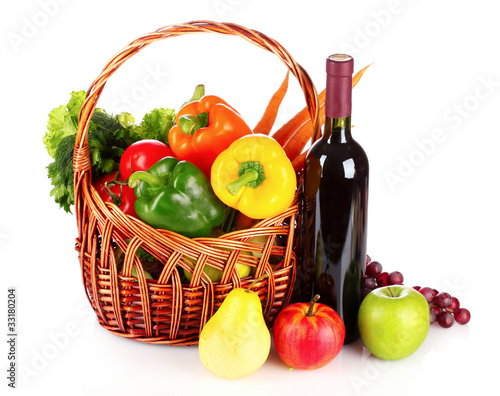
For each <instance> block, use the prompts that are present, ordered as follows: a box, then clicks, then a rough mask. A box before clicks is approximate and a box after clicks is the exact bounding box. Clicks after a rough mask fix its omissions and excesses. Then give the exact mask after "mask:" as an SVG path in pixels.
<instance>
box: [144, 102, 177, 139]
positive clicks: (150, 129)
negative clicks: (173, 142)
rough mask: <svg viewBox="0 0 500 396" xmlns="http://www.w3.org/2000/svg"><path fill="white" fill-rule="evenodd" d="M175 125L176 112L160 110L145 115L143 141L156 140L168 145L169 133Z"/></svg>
mask: <svg viewBox="0 0 500 396" xmlns="http://www.w3.org/2000/svg"><path fill="white" fill-rule="evenodd" d="M174 123H175V110H173V109H165V108H158V109H154V110H152V111H151V112H149V113H148V114H145V115H144V117H143V119H142V122H141V127H140V129H141V130H140V131H139V132H138V133H139V135H140V137H141V139H156V140H159V141H161V142H163V143H165V144H167V145H168V132H169V131H170V128H172V126H173V125H174Z"/></svg>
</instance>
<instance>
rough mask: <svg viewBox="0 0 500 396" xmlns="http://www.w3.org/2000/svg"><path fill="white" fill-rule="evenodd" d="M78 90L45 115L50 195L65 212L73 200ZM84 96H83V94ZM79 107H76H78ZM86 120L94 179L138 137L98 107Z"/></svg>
mask: <svg viewBox="0 0 500 396" xmlns="http://www.w3.org/2000/svg"><path fill="white" fill-rule="evenodd" d="M81 92H82V91H79V92H73V93H72V96H71V99H70V102H69V103H68V104H67V105H66V106H64V105H63V106H59V107H58V108H56V109H54V110H52V112H51V113H50V115H49V131H48V133H47V134H46V135H45V137H44V142H45V144H46V147H47V151H48V152H49V154H51V152H53V158H54V162H52V163H50V164H49V165H48V167H47V169H48V177H49V179H50V180H51V183H52V185H53V186H54V187H53V188H52V191H51V193H50V195H51V196H52V197H53V198H54V200H55V201H56V203H58V204H59V205H60V206H61V207H62V208H63V209H64V210H65V211H66V212H70V206H71V205H72V204H73V203H74V187H73V175H74V173H73V152H74V147H75V141H76V129H77V126H78V113H79V111H80V108H81V105H82V104H83V100H79V99H81V98H82V96H81ZM83 97H84V96H83ZM78 106H80V108H79V107H78ZM96 110H97V111H95V112H94V114H93V116H92V119H91V121H90V126H89V133H88V144H89V155H90V162H91V165H92V175H93V177H94V178H97V177H98V176H99V175H101V174H103V173H111V172H112V171H113V170H115V169H118V168H119V164H120V157H121V155H122V154H123V152H124V151H125V149H126V148H127V147H128V146H130V145H131V144H132V143H134V142H135V141H137V140H138V139H139V137H138V135H137V134H136V133H135V132H134V131H133V128H132V126H131V125H128V126H127V127H125V126H123V125H122V124H121V123H120V122H119V121H118V118H119V117H112V116H110V115H108V114H107V113H106V112H105V111H104V110H102V109H99V110H98V109H96Z"/></svg>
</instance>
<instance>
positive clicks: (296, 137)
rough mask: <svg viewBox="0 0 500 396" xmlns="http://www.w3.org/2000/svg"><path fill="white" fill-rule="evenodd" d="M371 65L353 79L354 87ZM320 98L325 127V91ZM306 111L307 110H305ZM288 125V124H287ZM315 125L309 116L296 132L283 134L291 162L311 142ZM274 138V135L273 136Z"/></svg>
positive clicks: (320, 121)
mask: <svg viewBox="0 0 500 396" xmlns="http://www.w3.org/2000/svg"><path fill="white" fill-rule="evenodd" d="M369 66H370V65H368V66H366V67H364V68H363V69H361V70H360V71H359V72H357V73H356V75H355V76H354V77H353V80H352V86H353V87H354V86H356V84H357V83H358V82H359V80H360V79H361V77H362V76H363V74H364V72H365V71H366V69H368V67H369ZM318 98H319V99H320V111H319V124H320V125H323V123H324V122H325V110H324V107H325V91H324V90H323V92H321V94H320V95H318ZM304 110H307V108H305V109H304ZM304 110H302V111H301V112H300V113H298V114H301V113H302V112H303V111H304ZM295 118H297V116H295V117H294V118H292V120H294V119H295ZM285 125H287V124H285ZM313 132H314V131H313V125H312V122H311V119H310V117H309V116H307V117H306V119H305V120H304V121H303V122H302V124H301V125H300V126H298V127H295V129H294V130H292V131H291V132H288V133H283V135H282V136H283V137H285V136H287V135H288V138H287V140H285V141H284V143H283V142H281V143H280V144H281V145H282V147H283V149H284V150H285V153H286V155H287V156H288V158H289V159H290V161H293V160H295V159H296V158H297V157H298V156H299V155H300V154H301V153H302V151H303V150H304V148H305V146H306V144H307V143H308V142H309V140H310V139H311V138H312V136H313ZM273 136H274V135H273Z"/></svg>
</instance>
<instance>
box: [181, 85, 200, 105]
mask: <svg viewBox="0 0 500 396" xmlns="http://www.w3.org/2000/svg"><path fill="white" fill-rule="evenodd" d="M204 95H205V86H204V85H203V84H199V85H197V86H196V87H195V88H194V93H193V96H192V97H191V99H189V100H186V101H185V102H184V103H183V104H182V106H181V109H182V108H183V107H184V106H186V105H187V104H188V103H191V102H194V101H195V100H200V99H201V98H202V97H203V96H204Z"/></svg>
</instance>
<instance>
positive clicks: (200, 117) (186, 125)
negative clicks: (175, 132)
mask: <svg viewBox="0 0 500 396" xmlns="http://www.w3.org/2000/svg"><path fill="white" fill-rule="evenodd" d="M207 125H208V113H207V112H205V113H198V114H197V115H193V114H185V115H182V116H180V117H179V127H180V128H181V131H182V132H184V133H185V134H186V135H192V134H194V133H195V132H196V131H197V130H198V129H200V128H205V127H206V126H207Z"/></svg>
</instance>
